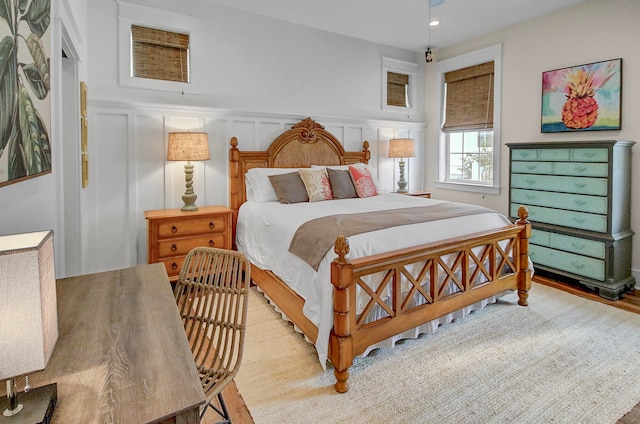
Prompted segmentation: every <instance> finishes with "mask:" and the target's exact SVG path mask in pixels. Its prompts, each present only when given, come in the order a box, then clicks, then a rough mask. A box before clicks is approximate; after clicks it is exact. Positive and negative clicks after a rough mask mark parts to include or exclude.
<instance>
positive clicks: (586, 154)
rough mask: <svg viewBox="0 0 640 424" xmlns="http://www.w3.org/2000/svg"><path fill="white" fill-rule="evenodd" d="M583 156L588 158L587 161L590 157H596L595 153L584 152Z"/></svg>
mask: <svg viewBox="0 0 640 424" xmlns="http://www.w3.org/2000/svg"><path fill="white" fill-rule="evenodd" d="M584 155H585V156H586V157H588V158H589V159H591V158H592V157H594V156H595V155H596V153H595V152H584Z"/></svg>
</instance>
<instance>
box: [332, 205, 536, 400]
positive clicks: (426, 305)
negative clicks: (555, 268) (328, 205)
mask: <svg viewBox="0 0 640 424" xmlns="http://www.w3.org/2000/svg"><path fill="white" fill-rule="evenodd" d="M527 216H528V213H527V210H526V208H524V207H521V208H520V210H519V217H520V219H519V220H518V222H517V223H516V225H515V226H507V227H505V228H503V229H500V230H497V231H487V232H481V233H477V234H473V235H471V236H468V237H465V238H457V239H451V240H448V241H445V242H444V243H443V242H439V243H437V244H436V243H434V244H425V245H421V246H416V247H412V248H407V249H402V250H398V251H394V252H389V253H385V254H380V255H374V256H369V257H365V258H361V259H355V260H349V259H348V258H347V254H348V253H349V244H348V241H347V239H346V238H345V237H342V236H341V237H339V238H338V240H336V244H335V249H334V250H335V252H336V254H337V255H338V257H337V258H336V259H335V260H334V261H333V263H332V266H331V282H332V284H333V286H334V293H333V302H334V318H333V329H332V331H331V336H330V341H329V360H330V361H331V363H332V364H333V366H334V374H335V377H336V383H335V389H336V391H338V392H340V393H344V392H346V391H347V390H349V385H348V383H347V380H348V378H349V367H350V366H351V365H352V363H353V358H354V357H355V356H357V355H360V354H362V353H363V352H364V351H365V350H366V349H367V348H368V347H369V346H371V345H373V344H375V343H377V342H380V341H382V340H385V339H387V338H389V337H391V336H394V335H396V334H401V333H403V332H405V331H407V330H409V329H412V328H415V327H417V326H419V325H421V324H424V323H426V322H429V321H431V320H434V319H436V318H439V317H442V316H444V315H446V314H448V313H451V312H454V311H457V310H459V309H460V308H462V307H465V306H469V305H472V304H474V303H476V302H479V301H481V300H483V299H486V298H488V297H490V296H493V295H497V294H499V293H502V292H504V291H505V290H517V291H518V296H519V301H518V303H519V304H520V305H522V306H526V305H527V296H528V291H529V289H530V287H531V270H530V269H529V261H528V238H529V236H530V235H531V224H529V222H528V220H527ZM373 274H376V275H378V278H379V279H378V280H377V285H376V286H375V288H374V289H372V288H371V287H370V285H369V284H367V283H366V282H365V281H364V279H365V278H366V277H368V276H371V275H373ZM451 287H453V288H454V289H453V291H451ZM447 288H448V289H449V292H446V291H445V289H447ZM356 290H363V291H365V292H366V293H367V294H368V295H369V301H368V303H367V305H366V306H365V308H364V309H363V310H362V311H361V312H360V313H357V311H356ZM384 291H386V292H387V293H389V292H391V296H390V297H389V298H388V299H390V300H385V299H386V298H387V297H386V296H385V299H383V297H382V296H381V295H380V294H381V293H383V292H384ZM416 298H418V299H420V300H419V301H418V302H416ZM374 308H378V310H382V311H383V313H382V315H383V316H382V317H379V316H378V317H377V318H376V319H375V320H371V319H369V318H368V316H369V315H368V313H369V312H370V311H371V310H373V309H374ZM378 315H380V314H378Z"/></svg>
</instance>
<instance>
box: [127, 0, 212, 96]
mask: <svg viewBox="0 0 640 424" xmlns="http://www.w3.org/2000/svg"><path fill="white" fill-rule="evenodd" d="M117 3H118V58H119V60H118V76H119V82H120V85H121V86H122V87H134V88H144V89H149V90H162V91H171V92H175V93H181V94H185V93H188V94H198V93H200V87H199V80H200V79H199V78H198V74H196V71H195V70H196V69H197V64H196V63H195V62H196V60H197V58H198V56H197V52H202V51H203V50H204V49H203V48H202V45H203V40H202V35H200V34H201V30H200V27H201V25H202V23H201V20H200V18H198V17H195V16H191V15H184V14H181V13H177V12H172V11H169V10H162V9H158V8H154V7H148V6H143V5H139V4H135V3H129V2H126V1H122V0H120V1H118V2H117Z"/></svg>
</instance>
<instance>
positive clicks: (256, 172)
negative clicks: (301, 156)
mask: <svg viewBox="0 0 640 424" xmlns="http://www.w3.org/2000/svg"><path fill="white" fill-rule="evenodd" d="M295 171H297V168H251V169H250V170H248V171H247V173H246V174H245V175H244V181H245V191H246V194H247V200H253V201H256V202H261V203H264V202H277V201H278V195H277V194H276V191H275V190H274V189H273V186H272V185H271V181H270V180H269V175H281V174H288V173H290V172H295Z"/></svg>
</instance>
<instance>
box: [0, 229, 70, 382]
mask: <svg viewBox="0 0 640 424" xmlns="http://www.w3.org/2000/svg"><path fill="white" fill-rule="evenodd" d="M57 339H58V309H57V304H56V277H55V265H54V261H53V231H40V232H33V233H25V234H13V235H6V236H0V346H1V348H0V379H2V380H5V379H11V378H14V377H17V376H20V375H23V374H28V373H31V372H34V371H40V370H43V369H44V368H45V367H46V365H47V362H48V361H49V357H50V356H51V353H52V352H53V348H54V346H55V344H56V340H57Z"/></svg>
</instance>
